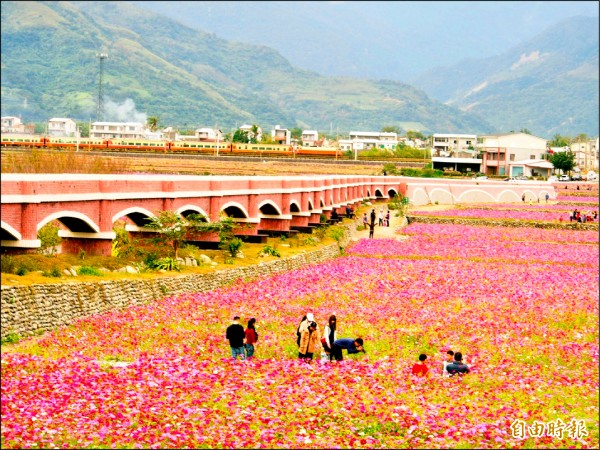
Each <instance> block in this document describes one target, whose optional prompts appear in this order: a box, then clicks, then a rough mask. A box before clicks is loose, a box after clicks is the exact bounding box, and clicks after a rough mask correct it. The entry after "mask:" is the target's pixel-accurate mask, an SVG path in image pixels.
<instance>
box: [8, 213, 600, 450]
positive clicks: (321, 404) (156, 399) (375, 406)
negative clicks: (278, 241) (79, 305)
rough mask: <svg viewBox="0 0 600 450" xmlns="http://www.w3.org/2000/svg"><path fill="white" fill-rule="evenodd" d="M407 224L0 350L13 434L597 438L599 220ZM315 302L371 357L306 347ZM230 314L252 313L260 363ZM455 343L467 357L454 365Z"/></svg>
mask: <svg viewBox="0 0 600 450" xmlns="http://www.w3.org/2000/svg"><path fill="white" fill-rule="evenodd" d="M402 233H403V235H405V236H406V239H405V240H402V241H400V240H391V239H387V240H383V239H382V240H379V239H371V240H361V241H358V242H356V243H355V244H353V245H352V246H350V247H349V248H347V249H346V252H345V255H344V256H343V257H340V258H336V259H334V260H331V261H328V262H326V263H322V264H316V265H311V266H307V267H304V268H302V269H299V270H294V271H291V272H288V273H284V274H277V275H273V276H265V277H261V278H259V279H256V280H253V281H243V280H238V281H236V282H235V283H232V285H231V286H229V287H226V288H222V289H219V290H215V291H212V292H206V293H189V294H187V295H182V296H178V297H168V298H165V299H164V300H162V301H159V302H156V303H153V304H149V305H145V306H138V307H131V308H127V309H125V310H122V311H113V312H110V313H107V314H103V315H99V316H92V317H88V318H86V319H84V320H81V321H79V322H77V323H75V324H74V325H72V326H68V327H64V328H61V329H57V330H55V331H54V332H51V333H48V334H46V335H44V336H42V337H39V338H37V339H30V340H25V341H22V342H20V343H18V344H16V345H14V346H11V347H10V349H7V351H4V348H3V352H2V359H1V370H2V386H1V389H2V404H1V405H2V425H1V427H2V433H1V444H2V448H98V447H103V448H466V447H469V448H598V446H599V440H598V406H599V405H598V376H599V371H598V363H599V361H598V338H599V334H598V288H599V286H598V269H599V266H598V234H597V233H596V232H587V231H570V230H545V229H537V228H490V227H484V226H479V227H467V226H459V225H428V224H418V223H414V224H411V225H410V226H408V227H406V228H404V229H402ZM308 311H312V312H313V313H314V315H315V318H316V320H317V321H318V323H319V326H320V327H321V329H322V327H323V326H324V325H325V323H326V320H327V318H328V316H329V315H330V314H332V313H335V314H336V315H337V318H338V337H352V338H355V337H358V336H361V337H363V339H364V340H365V348H366V355H365V354H358V355H350V356H347V355H346V353H345V352H344V361H342V362H339V363H327V362H323V363H322V362H320V361H313V362H312V363H311V364H307V363H303V362H300V361H299V360H298V359H297V352H298V349H297V346H296V335H295V333H296V327H297V325H298V322H299V321H300V318H301V317H302V315H304V314H305V313H306V312H308ZM234 315H239V316H241V317H242V321H243V323H244V325H245V324H246V322H247V320H248V319H250V318H251V317H255V318H256V319H257V331H258V334H259V341H258V345H257V348H256V357H255V358H254V359H252V360H248V361H244V362H241V361H237V362H235V361H232V360H231V357H230V351H229V345H228V343H227V342H226V340H225V328H226V327H227V326H228V325H229V323H230V320H231V318H232V317H233V316H234ZM448 349H452V350H455V351H461V352H463V354H464V355H465V358H466V362H467V363H468V364H469V365H470V367H471V373H470V374H468V375H466V376H464V377H462V378H459V377H452V378H447V377H443V376H442V375H441V366H442V361H443V359H444V355H445V352H446V351H447V350H448ZM420 353H425V354H427V356H428V358H427V360H426V361H425V362H426V364H427V365H428V367H429V373H430V376H429V377H425V378H419V377H415V376H413V375H411V367H412V365H413V364H414V363H415V362H416V361H417V359H418V355H419V354H420ZM540 427H541V428H540ZM540 430H541V431H540Z"/></svg>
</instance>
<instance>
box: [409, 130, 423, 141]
mask: <svg viewBox="0 0 600 450" xmlns="http://www.w3.org/2000/svg"><path fill="white" fill-rule="evenodd" d="M406 137H407V138H408V139H410V140H411V141H414V140H415V139H421V140H422V141H424V140H426V137H425V136H424V135H423V133H421V132H420V131H413V130H408V131H407V132H406Z"/></svg>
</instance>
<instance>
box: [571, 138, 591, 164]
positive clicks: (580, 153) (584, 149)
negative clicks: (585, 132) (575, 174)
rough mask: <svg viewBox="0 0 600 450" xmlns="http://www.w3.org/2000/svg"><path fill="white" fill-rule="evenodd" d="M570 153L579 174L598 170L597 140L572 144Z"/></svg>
mask: <svg viewBox="0 0 600 450" xmlns="http://www.w3.org/2000/svg"><path fill="white" fill-rule="evenodd" d="M571 151H572V152H573V153H574V154H575V164H576V166H577V168H578V169H579V170H580V171H581V172H587V171H588V170H598V147H597V139H595V140H593V141H592V140H590V141H585V142H573V143H572V144H571Z"/></svg>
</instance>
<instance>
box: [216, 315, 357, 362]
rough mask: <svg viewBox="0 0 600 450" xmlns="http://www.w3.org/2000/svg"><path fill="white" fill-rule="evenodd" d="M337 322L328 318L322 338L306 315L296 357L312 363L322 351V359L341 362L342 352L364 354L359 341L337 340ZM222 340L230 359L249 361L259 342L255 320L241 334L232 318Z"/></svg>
mask: <svg viewBox="0 0 600 450" xmlns="http://www.w3.org/2000/svg"><path fill="white" fill-rule="evenodd" d="M336 322H337V319H336V317H335V315H331V316H329V321H328V322H327V325H325V329H324V330H323V334H321V332H320V330H319V326H318V325H317V323H316V322H315V318H314V316H313V314H312V313H308V314H306V315H305V316H304V317H303V318H302V322H301V323H300V325H298V329H297V336H298V339H297V344H298V348H299V350H298V352H299V353H298V354H299V357H300V359H303V360H305V361H311V360H312V358H313V355H314V354H315V353H317V352H318V351H319V350H320V349H321V347H322V348H323V354H324V355H326V356H324V357H322V359H328V360H330V361H332V360H334V359H335V360H336V361H341V360H342V359H343V355H342V351H343V350H344V349H345V350H346V351H347V352H348V353H349V354H352V353H359V352H365V349H364V348H363V340H362V338H360V337H359V338H356V339H350V338H341V339H338V338H337V323H336ZM225 339H226V340H227V341H228V342H229V346H230V348H231V357H232V358H233V359H238V358H240V359H242V360H245V359H251V358H252V357H253V356H254V349H255V348H254V347H255V345H256V343H257V342H258V333H257V332H256V319H255V318H254V317H253V318H252V319H250V320H249V321H248V327H247V328H246V329H245V330H244V327H243V325H242V324H240V317H239V316H235V317H234V318H233V323H232V324H231V325H229V326H228V327H227V331H226V332H225Z"/></svg>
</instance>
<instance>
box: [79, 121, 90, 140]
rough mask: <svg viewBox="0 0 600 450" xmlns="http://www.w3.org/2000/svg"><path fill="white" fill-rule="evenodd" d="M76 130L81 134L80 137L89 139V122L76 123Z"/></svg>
mask: <svg viewBox="0 0 600 450" xmlns="http://www.w3.org/2000/svg"><path fill="white" fill-rule="evenodd" d="M77 128H78V129H79V132H80V133H81V137H90V123H89V122H77Z"/></svg>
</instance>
